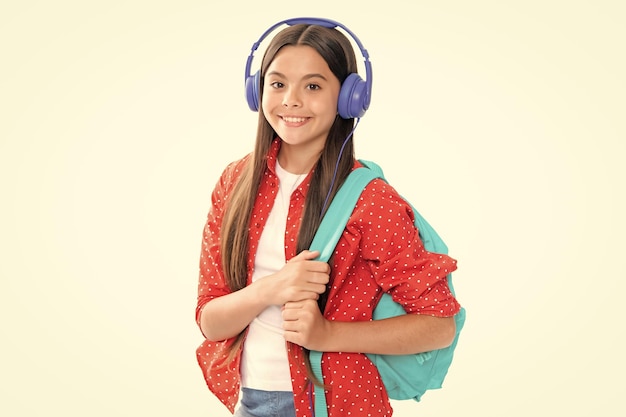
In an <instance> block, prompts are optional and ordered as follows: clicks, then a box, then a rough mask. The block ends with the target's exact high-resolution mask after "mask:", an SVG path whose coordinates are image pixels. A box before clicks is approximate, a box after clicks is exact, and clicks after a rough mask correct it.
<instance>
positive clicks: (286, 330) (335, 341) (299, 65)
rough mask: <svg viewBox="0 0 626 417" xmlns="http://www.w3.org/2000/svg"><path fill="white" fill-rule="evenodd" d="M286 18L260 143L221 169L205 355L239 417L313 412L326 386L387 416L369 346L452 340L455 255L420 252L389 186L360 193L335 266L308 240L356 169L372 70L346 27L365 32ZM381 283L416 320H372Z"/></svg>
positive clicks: (265, 79) (261, 106) (265, 93)
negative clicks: (362, 69)
mask: <svg viewBox="0 0 626 417" xmlns="http://www.w3.org/2000/svg"><path fill="white" fill-rule="evenodd" d="M285 23H286V24H287V25H288V27H287V28H285V29H283V30H281V31H280V32H279V33H278V34H277V35H276V36H275V37H274V38H273V39H272V41H271V43H270V44H269V46H268V47H267V50H266V52H265V54H264V56H263V60H262V64H261V69H260V72H259V73H257V74H255V75H254V76H250V77H248V78H249V79H248V81H247V83H248V85H247V89H248V100H249V104H250V107H251V108H252V109H253V110H257V109H258V112H259V121H258V130H257V136H256V144H255V149H254V151H253V152H252V153H250V154H248V155H246V156H245V157H243V158H242V159H240V160H238V161H235V162H232V163H230V164H229V165H228V166H227V167H226V168H225V170H224V171H223V173H222V175H221V177H220V179H219V181H218V182H217V184H216V186H215V189H214V191H213V193H212V200H211V201H212V205H211V208H210V210H209V213H208V218H207V222H206V225H205V228H204V232H203V240H202V250H201V259H200V279H199V286H198V303H197V308H196V321H197V323H198V325H199V326H200V329H201V331H202V334H203V335H204V337H205V338H206V340H205V341H204V342H203V343H202V345H201V346H200V347H198V349H197V357H198V362H199V364H200V367H201V369H202V371H203V374H204V377H205V380H206V382H207V384H208V387H209V388H210V390H211V391H212V392H213V394H214V395H216V396H217V397H218V398H219V400H220V401H221V402H222V403H223V404H224V405H226V406H227V407H228V409H229V410H230V411H231V412H233V413H235V412H236V415H237V416H257V417H263V416H291V417H294V416H297V417H305V416H312V415H313V407H312V404H313V402H312V400H313V399H312V397H313V390H312V384H313V383H323V384H324V385H325V386H326V400H327V404H328V415H329V416H330V417H345V416H352V417H365V416H391V415H392V408H391V405H390V402H389V398H388V396H387V393H386V391H385V388H384V386H383V384H382V382H381V379H380V376H379V374H378V372H377V370H376V367H375V366H374V365H373V364H372V362H371V361H369V360H368V359H367V357H366V356H365V354H364V353H378V354H407V353H416V352H423V351H430V350H433V349H439V348H443V347H446V346H448V345H449V344H450V343H451V342H452V340H453V338H454V334H455V324H454V319H453V317H452V316H453V315H454V314H455V313H457V312H458V311H459V308H460V305H459V304H458V302H457V300H456V299H455V298H454V296H453V295H452V294H451V292H450V289H449V288H448V284H447V279H446V277H447V274H448V273H450V272H452V271H453V270H455V269H456V262H455V260H454V259H452V258H450V257H448V256H446V255H440V254H434V253H430V252H427V251H425V249H424V247H423V244H422V242H421V240H420V238H419V236H418V231H417V229H416V228H415V226H414V224H413V211H412V208H411V207H410V206H409V205H408V204H407V203H406V202H405V201H404V200H403V199H402V198H401V197H400V195H399V194H398V193H397V192H396V191H395V190H394V188H393V187H392V186H390V185H389V184H387V183H386V182H384V181H382V180H375V181H373V182H371V183H370V184H369V185H368V186H367V187H366V189H365V190H364V192H363V194H362V195H361V198H360V200H359V202H358V203H357V205H356V207H355V208H354V211H353V212H352V215H351V217H350V219H349V221H348V224H347V226H346V228H345V230H344V231H343V234H342V236H341V238H340V240H339V243H338V244H337V247H336V249H335V252H334V254H333V256H332V258H331V260H330V261H329V263H325V262H321V261H318V260H316V257H317V256H318V255H319V254H318V253H317V252H312V251H309V250H308V249H307V248H308V247H309V245H310V243H311V241H312V239H313V236H314V234H315V231H316V230H317V227H318V226H319V224H320V221H321V218H322V215H323V213H324V210H325V209H326V207H327V202H328V201H329V200H330V199H332V197H333V196H334V194H335V193H336V192H337V189H338V188H339V186H340V185H341V184H342V182H343V181H344V180H345V178H346V177H347V176H348V174H349V173H350V171H351V170H353V169H355V168H356V167H359V166H360V164H359V162H358V161H357V160H356V159H355V155H354V147H353V143H352V140H350V137H351V135H352V132H353V129H354V128H355V122H358V120H359V118H360V117H361V116H362V115H363V113H364V111H365V109H366V108H367V106H368V105H369V94H371V72H370V71H369V70H368V74H367V76H368V80H367V81H363V80H362V79H361V78H360V77H359V76H358V75H357V63H356V58H355V54H354V51H353V49H352V46H351V43H350V41H349V39H348V38H347V37H346V36H345V35H344V34H343V33H342V31H340V30H338V29H337V27H339V28H342V29H345V30H346V31H347V32H348V33H349V34H351V35H352V36H353V38H355V40H356V41H357V42H359V45H360V41H358V39H356V37H355V36H354V35H353V34H352V32H350V31H349V30H347V28H345V27H344V26H342V25H340V24H339V23H337V22H332V21H326V20H323V19H309V20H307V19H295V20H292V21H284V22H281V23H279V24H285ZM277 25H278V24H277ZM277 25H275V26H274V27H276V26H277ZM274 27H273V28H274ZM273 28H272V29H273ZM268 32H269V31H268ZM266 33H267V32H266ZM264 36H266V35H264ZM257 46H258V42H257ZM253 51H254V49H253ZM362 52H364V56H365V55H366V53H365V51H364V50H363V49H362ZM251 58H252V54H251V55H250V57H249V59H248V68H247V69H248V70H249V66H250V60H251ZM367 59H368V57H367V56H366V65H369V62H368V61H367ZM355 80H356V84H355V85H356V87H354V86H353V85H350V86H347V84H349V83H351V84H352V83H354V81H355ZM363 85H365V89H363V88H362V87H363ZM365 96H366V97H365ZM355 103H356V104H355ZM359 107H360V108H359ZM355 108H356V109H355ZM384 292H387V293H389V294H391V295H392V297H393V299H394V300H395V301H396V302H398V303H400V304H402V306H403V307H404V309H405V310H406V311H407V313H409V314H406V315H402V316H400V317H395V318H392V319H386V320H376V321H373V320H372V312H373V309H374V306H375V305H376V302H377V301H378V300H379V299H380V297H381V295H382V294H383V293H384ZM308 350H317V351H322V352H326V353H324V356H323V364H322V365H323V381H315V380H314V379H315V378H313V376H312V373H311V371H310V368H309V362H308V356H307V352H308Z"/></svg>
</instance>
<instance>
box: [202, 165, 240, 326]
mask: <svg viewBox="0 0 626 417" xmlns="http://www.w3.org/2000/svg"><path fill="white" fill-rule="evenodd" d="M244 160H245V159H244ZM244 160H241V161H238V162H233V163H231V164H229V165H228V167H227V168H226V169H225V170H224V171H223V172H222V175H221V176H220V178H219V180H218V182H217V184H216V185H215V187H214V189H213V192H212V193H211V207H210V209H209V213H208V215H207V220H206V223H205V225H204V229H203V231H202V244H201V249H200V265H199V277H198V299H197V304H196V323H197V324H198V326H200V315H201V313H202V308H203V307H204V306H205V305H206V303H208V302H209V301H211V300H212V299H214V298H217V297H221V296H223V295H226V294H229V293H230V292H231V291H230V288H229V287H228V285H227V284H226V279H225V277H224V270H223V268H222V257H221V250H220V231H221V226H222V220H223V215H224V209H225V205H226V200H227V198H228V196H229V195H230V193H231V191H232V189H233V187H234V186H235V184H236V179H237V178H238V177H239V170H240V169H242V166H243V161H244Z"/></svg>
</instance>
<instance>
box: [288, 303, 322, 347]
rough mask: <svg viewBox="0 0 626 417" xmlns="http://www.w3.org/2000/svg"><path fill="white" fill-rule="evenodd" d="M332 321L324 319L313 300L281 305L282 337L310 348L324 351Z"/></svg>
mask: <svg viewBox="0 0 626 417" xmlns="http://www.w3.org/2000/svg"><path fill="white" fill-rule="evenodd" d="M331 327H332V322H331V321H329V320H326V319H325V318H324V316H322V313H321V312H320V309H319V307H318V305H317V301H315V300H303V301H295V302H289V303H287V304H285V306H284V307H283V329H284V330H285V333H284V337H285V340H286V341H288V342H292V343H295V344H298V345H300V346H302V347H304V348H307V349H310V350H319V351H324V350H325V346H324V342H325V341H328V340H330V339H331V336H330V332H331Z"/></svg>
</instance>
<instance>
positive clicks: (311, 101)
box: [262, 45, 341, 154]
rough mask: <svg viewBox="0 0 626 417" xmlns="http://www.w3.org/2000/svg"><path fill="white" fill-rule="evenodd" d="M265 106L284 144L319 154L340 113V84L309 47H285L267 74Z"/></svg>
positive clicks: (271, 123)
mask: <svg viewBox="0 0 626 417" xmlns="http://www.w3.org/2000/svg"><path fill="white" fill-rule="evenodd" d="M264 81H265V83H264V87H263V99H262V106H263V112H264V113H265V117H266V119H267V121H268V122H269V124H270V125H271V126H272V128H274V130H275V131H276V133H277V134H278V136H280V138H281V139H282V140H283V142H284V145H285V144H286V145H287V146H288V147H290V148H292V147H295V148H293V149H296V148H297V149H299V150H303V151H309V152H314V153H317V154H319V153H320V152H321V151H322V149H323V148H324V143H325V142H326V138H327V137H328V132H329V131H330V128H331V126H332V124H333V122H334V121H335V116H336V115H337V99H338V97H339V90H340V88H341V85H340V83H339V80H338V79H337V77H335V75H334V74H333V73H332V71H331V70H330V68H329V67H328V64H327V63H326V61H324V58H322V56H321V55H320V54H319V53H317V51H316V50H315V49H313V48H311V47H310V46H304V45H299V46H285V47H283V48H282V49H281V50H280V51H279V52H278V53H277V54H276V56H275V57H274V60H273V61H272V63H271V64H270V66H269V67H268V69H267V73H266V74H265V80H264Z"/></svg>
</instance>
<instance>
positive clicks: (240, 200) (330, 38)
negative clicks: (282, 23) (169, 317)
mask: <svg viewBox="0 0 626 417" xmlns="http://www.w3.org/2000/svg"><path fill="white" fill-rule="evenodd" d="M287 45H306V46H310V47H312V48H314V49H315V50H316V51H317V52H318V53H319V54H320V55H321V56H322V58H324V60H325V61H326V62H327V63H328V66H329V68H330V70H331V71H332V73H333V74H334V75H335V76H336V77H337V79H338V80H339V82H341V83H343V81H344V80H345V79H346V77H347V76H348V75H349V74H350V73H355V72H357V64H356V58H355V55H354V50H353V49H352V45H351V44H350V41H349V40H348V38H346V37H345V35H343V34H342V33H341V32H340V31H338V30H336V29H330V28H326V27H322V26H317V25H307V24H298V25H294V26H289V27H287V28H286V29H283V30H282V31H280V32H279V33H278V34H277V35H276V36H275V37H274V39H273V40H272V41H271V43H270V44H269V46H268V47H267V50H266V51H265V54H264V56H263V61H262V64H261V77H260V83H261V85H260V86H259V92H260V96H262V94H263V84H264V76H265V73H266V71H267V68H268V67H269V65H270V64H271V63H272V61H273V59H274V57H275V56H276V54H277V53H278V51H280V50H281V48H282V47H284V46H287ZM260 107H261V108H260V109H259V119H258V127H257V136H256V143H255V148H254V152H253V153H252V156H251V159H250V162H249V163H248V164H247V166H246V168H245V170H244V172H243V173H242V174H241V177H240V180H239V182H238V184H237V185H236V187H235V188H234V190H233V194H232V196H231V198H230V201H229V203H228V206H227V208H226V213H225V216H224V222H223V224H222V229H221V253H222V265H223V267H224V275H225V277H226V282H227V284H228V286H229V287H230V289H231V290H232V291H237V290H239V289H241V288H243V287H245V286H246V284H247V279H248V272H249V271H248V239H249V221H250V217H251V213H252V207H253V205H254V199H255V196H256V195H257V192H258V189H259V184H260V182H261V178H262V176H263V172H264V171H265V168H266V156H267V153H268V151H269V148H270V145H271V143H272V141H273V140H274V139H275V138H276V136H277V135H276V132H275V131H274V129H273V128H272V127H271V126H270V124H269V123H268V121H267V120H266V118H265V115H264V114H263V109H262V106H260ZM353 126H354V119H342V118H341V117H340V116H339V115H337V116H336V117H335V121H334V123H333V125H332V126H331V128H330V132H329V133H328V138H327V140H326V144H325V145H324V149H323V150H322V153H321V155H320V158H319V160H318V162H317V164H316V165H315V167H314V172H313V177H312V179H311V185H310V187H309V191H308V193H307V196H306V201H305V205H304V214H303V216H302V223H301V227H300V231H299V234H298V242H297V253H299V252H301V251H302V250H305V249H308V247H309V245H310V244H311V241H312V240H313V236H314V235H315V232H316V230H317V228H318V227H319V224H320V222H321V219H322V215H323V213H322V208H323V205H324V201H325V199H326V195H327V194H328V192H329V189H330V187H331V183H332V178H333V174H334V172H335V166H336V165H337V166H338V168H337V174H336V175H337V176H336V179H335V182H334V184H333V189H332V190H331V191H330V196H331V198H332V197H333V196H334V195H335V194H336V192H337V190H338V188H339V186H340V185H341V184H342V183H343V182H344V180H345V179H346V177H347V176H348V174H349V173H350V171H351V170H352V166H353V163H354V146H353V141H352V140H349V141H348V142H347V143H346V145H345V148H344V150H343V152H342V153H341V158H340V159H339V156H340V151H341V147H342V145H343V143H344V140H345V139H346V138H347V137H348V135H350V132H351V131H352V128H353ZM338 159H339V161H338Z"/></svg>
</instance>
